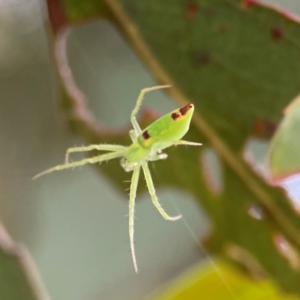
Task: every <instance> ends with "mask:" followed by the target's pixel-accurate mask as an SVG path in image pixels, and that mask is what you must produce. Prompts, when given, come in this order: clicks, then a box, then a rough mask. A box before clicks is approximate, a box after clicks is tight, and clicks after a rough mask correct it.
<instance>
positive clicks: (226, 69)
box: [48, 0, 300, 294]
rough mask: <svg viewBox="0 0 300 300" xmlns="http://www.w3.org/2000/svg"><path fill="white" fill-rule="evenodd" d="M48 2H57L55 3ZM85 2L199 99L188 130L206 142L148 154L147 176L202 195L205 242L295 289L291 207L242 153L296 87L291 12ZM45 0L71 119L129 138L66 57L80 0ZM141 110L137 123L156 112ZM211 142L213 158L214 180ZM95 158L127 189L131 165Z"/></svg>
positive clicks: (178, 90) (295, 221) (113, 139)
mask: <svg viewBox="0 0 300 300" xmlns="http://www.w3.org/2000/svg"><path fill="white" fill-rule="evenodd" d="M51 3H52V4H53V3H56V6H55V7H56V10H55V12H56V14H55V13H54V12H53V11H54V10H53V9H52V10H51V5H50V4H51ZM88 3H89V5H90V6H89V7H96V6H97V5H100V4H99V3H102V4H103V3H105V4H106V6H103V7H102V8H103V11H102V12H101V11H99V9H98V8H97V9H95V10H94V13H91V12H90V13H89V16H91V17H93V18H94V17H95V16H100V15H101V16H106V17H107V18H109V19H110V20H111V21H112V22H114V24H116V25H117V27H118V28H119V29H120V30H121V31H122V32H123V34H124V35H125V36H126V37H127V39H128V41H129V42H130V43H131V45H132V46H133V47H134V48H135V49H136V51H137V52H138V53H139V55H140V56H141V58H142V59H143V60H144V61H145V63H146V64H147V65H148V67H149V69H150V70H151V71H152V72H153V74H154V76H155V77H156V78H157V79H158V81H159V82H160V83H163V84H172V85H173V87H172V89H171V90H170V93H171V95H172V96H173V97H174V99H175V100H176V101H177V103H178V105H180V106H183V105H185V104H187V103H188V102H192V103H194V104H195V106H196V109H197V111H196V113H195V116H194V119H193V124H192V126H191V129H190V132H189V133H188V135H187V137H186V139H187V140H192V141H197V142H203V143H204V147H201V149H196V148H192V147H190V148H186V147H173V148H170V149H169V150H168V151H167V152H168V154H169V158H168V159H167V160H166V161H159V162H155V168H156V172H154V173H153V174H154V181H155V177H156V176H159V178H160V180H159V184H161V185H168V186H175V187H180V188H182V189H184V190H186V191H189V192H190V193H191V194H193V195H194V197H195V198H196V199H198V200H199V201H201V203H202V205H203V206H204V207H205V209H206V211H207V212H208V213H209V215H210V217H211V219H212V222H213V225H214V232H213V234H212V236H211V237H210V239H209V240H207V242H206V245H207V246H208V247H209V249H210V250H211V251H218V252H220V253H222V254H223V255H225V256H226V257H229V258H231V259H232V260H233V261H236V262H237V263H238V264H242V265H243V266H244V267H245V268H246V269H247V270H248V271H249V272H250V273H252V275H255V276H256V275H257V274H260V276H266V274H269V275H271V276H272V277H273V278H274V279H275V280H276V282H277V283H278V284H280V285H281V287H282V288H284V289H285V290H286V291H290V292H297V293H298V294H300V285H299V282H300V281H299V280H300V258H299V257H300V253H299V251H300V231H299V229H300V219H299V217H298V215H297V211H296V210H295V209H294V208H293V207H292V206H290V204H289V201H287V197H286V195H285V194H284V193H283V191H282V190H281V189H278V188H274V187H272V186H269V185H268V184H267V183H266V182H265V180H263V179H262V178H261V177H260V176H259V175H257V174H256V173H255V172H253V169H254V170H255V169H257V168H256V166H255V165H248V164H247V163H246V162H245V159H244V158H245V156H246V154H245V148H246V144H247V142H248V141H249V140H250V139H251V138H253V137H256V138H261V139H266V140H267V139H269V138H270V137H271V136H272V133H273V132H274V130H275V128H276V124H277V123H278V122H279V120H280V117H281V112H282V110H283V108H284V107H285V106H286V105H287V103H289V101H290V99H291V98H293V97H294V96H295V95H296V94H298V92H299V87H300V63H299V62H300V43H299V36H300V26H299V23H298V21H297V20H296V19H295V18H294V17H293V16H291V15H288V14H286V13H285V14H284V15H283V14H282V13H281V12H279V11H276V10H275V9H273V8H270V7H267V6H263V5H260V4H259V3H258V2H257V1H249V0H247V1H246V0H245V1H238V0H206V1H205V0H202V1H200V0H199V1H197V0H182V1H171V0H166V1H160V0H143V1H137V0H120V1H117V0H106V1H105V2H99V1H98V0H89V1H85V5H88ZM96 3H97V4H96ZM77 5H78V7H77ZM48 7H49V15H50V23H51V26H52V28H53V32H54V33H55V39H54V43H55V44H54V52H55V58H56V60H57V66H58V72H59V76H60V79H61V87H62V92H63V97H62V107H63V111H64V114H65V117H66V120H67V121H68V124H69V126H70V128H72V129H73V131H74V132H76V133H77V134H79V135H81V136H83V137H85V138H86V140H87V142H88V143H103V142H106V143H118V144H129V143H130V140H129V138H128V128H127V129H126V130H124V131H123V132H114V131H111V130H109V129H106V128H104V127H103V126H100V125H99V123H98V122H97V121H96V120H95V118H94V117H93V115H92V113H91V112H89V110H88V109H87V106H86V99H85V97H84V95H83V94H82V92H81V91H80V90H79V89H78V88H77V86H76V83H75V82H74V79H73V76H72V71H71V69H70V67H69V65H68V59H67V55H66V39H67V36H68V30H69V29H68V27H69V25H71V24H74V23H76V20H75V21H74V19H72V18H70V17H69V15H70V14H69V13H68V14H65V13H64V12H65V11H67V12H68V11H75V10H76V11H77V13H79V14H80V11H81V10H80V9H79V8H80V5H79V4H78V2H74V1H70V2H69V1H66V0H65V1H59V0H52V1H51V0H48ZM97 7H98V6H97ZM99 7H100V6H99ZM57 15H58V16H60V18H57ZM54 16H55V17H54ZM85 16H86V14H85V13H83V15H82V16H81V17H80V16H77V19H81V21H83V20H84V18H85ZM124 98H125V97H124ZM124 98H123V99H122V101H124ZM103 101H105V100H104V99H103ZM146 119H147V120H146ZM146 119H145V118H144V119H143V121H141V122H142V124H146V123H147V122H149V121H151V120H153V118H151V116H148V118H146ZM207 153H214V155H215V157H216V159H217V160H218V161H219V167H220V173H221V179H220V182H216V176H215V174H214V173H213V170H212V169H211V166H210V164H209V161H208V160H207ZM100 169H101V170H102V171H104V172H105V173H106V174H107V176H109V177H110V178H111V180H112V181H113V182H114V183H115V184H116V185H117V186H118V187H120V188H121V190H123V191H124V190H125V186H124V183H123V182H124V180H125V179H126V180H128V179H130V175H131V174H128V173H125V172H122V171H120V170H121V169H120V166H119V162H118V161H113V162H110V163H109V164H108V165H107V166H104V165H102V166H101V167H100ZM155 182H156V181H155ZM159 184H156V186H157V185H159ZM141 189H142V188H141ZM124 195H125V193H124Z"/></svg>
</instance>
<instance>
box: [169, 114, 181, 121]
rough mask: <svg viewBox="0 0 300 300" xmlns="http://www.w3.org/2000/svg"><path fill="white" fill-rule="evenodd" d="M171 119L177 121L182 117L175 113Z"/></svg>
mask: <svg viewBox="0 0 300 300" xmlns="http://www.w3.org/2000/svg"><path fill="white" fill-rule="evenodd" d="M171 117H172V119H173V120H174V121H175V120H176V119H177V118H179V117H180V115H179V114H178V113H176V112H174V113H172V114H171Z"/></svg>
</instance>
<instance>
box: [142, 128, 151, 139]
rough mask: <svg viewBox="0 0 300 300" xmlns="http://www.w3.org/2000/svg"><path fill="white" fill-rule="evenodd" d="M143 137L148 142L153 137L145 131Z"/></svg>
mask: <svg viewBox="0 0 300 300" xmlns="http://www.w3.org/2000/svg"><path fill="white" fill-rule="evenodd" d="M142 135H143V138H144V139H145V140H148V139H150V137H151V136H150V134H149V132H148V130H145V131H144V132H143V134H142Z"/></svg>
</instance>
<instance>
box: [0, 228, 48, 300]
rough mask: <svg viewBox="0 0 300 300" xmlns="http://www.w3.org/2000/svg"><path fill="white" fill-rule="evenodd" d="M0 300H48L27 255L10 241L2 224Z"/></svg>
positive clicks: (0, 233) (0, 230) (0, 238)
mask: <svg viewBox="0 0 300 300" xmlns="http://www.w3.org/2000/svg"><path fill="white" fill-rule="evenodd" d="M0 299H1V300H21V299H22V300H49V299H50V298H49V297H48V295H47V294H46V292H45V291H44V289H43V286H42V284H41V283H40V279H39V276H38V273H37V271H36V269H35V266H34V263H33V261H32V260H31V257H30V255H29V253H27V251H26V249H25V248H24V247H22V246H19V245H16V244H15V243H14V242H13V241H12V240H11V239H10V237H9V236H8V234H7V233H6V231H5V229H4V228H3V227H2V224H0Z"/></svg>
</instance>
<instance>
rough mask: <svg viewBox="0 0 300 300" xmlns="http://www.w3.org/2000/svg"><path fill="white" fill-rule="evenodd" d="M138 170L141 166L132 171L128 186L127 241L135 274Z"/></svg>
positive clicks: (136, 270) (136, 268)
mask: <svg viewBox="0 0 300 300" xmlns="http://www.w3.org/2000/svg"><path fill="white" fill-rule="evenodd" d="M140 169H141V166H140V165H138V166H136V167H135V169H134V170H133V174H132V178H131V185H130V196H129V239H130V249H131V255H132V261H133V266H134V270H135V272H136V273H137V272H138V267H137V262H136V256H135V249H134V205H135V198H136V190H137V186H138V182H139V176H140Z"/></svg>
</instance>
